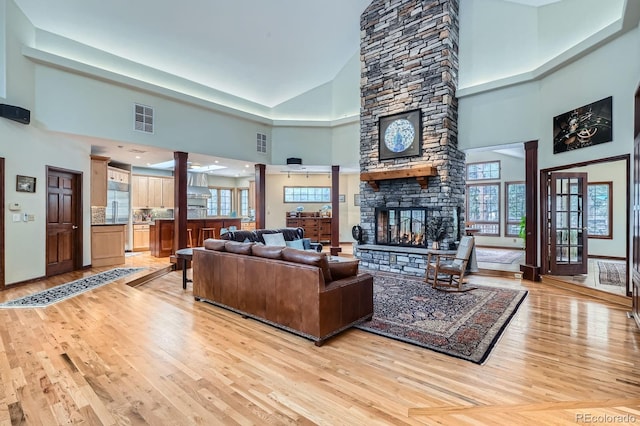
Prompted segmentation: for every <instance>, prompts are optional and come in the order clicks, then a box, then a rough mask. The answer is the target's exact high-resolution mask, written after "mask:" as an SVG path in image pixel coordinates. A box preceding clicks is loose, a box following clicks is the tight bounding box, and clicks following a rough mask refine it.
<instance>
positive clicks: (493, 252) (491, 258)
mask: <svg viewBox="0 0 640 426" xmlns="http://www.w3.org/2000/svg"><path fill="white" fill-rule="evenodd" d="M476 259H477V261H478V262H487V263H513V262H517V261H519V260H522V261H524V252H523V251H522V250H499V249H488V248H484V247H477V248H476Z"/></svg>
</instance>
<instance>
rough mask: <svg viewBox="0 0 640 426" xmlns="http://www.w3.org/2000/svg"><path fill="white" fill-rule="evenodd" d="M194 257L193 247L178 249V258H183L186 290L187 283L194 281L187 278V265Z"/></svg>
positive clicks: (184, 286) (183, 282) (184, 287)
mask: <svg viewBox="0 0 640 426" xmlns="http://www.w3.org/2000/svg"><path fill="white" fill-rule="evenodd" d="M192 258H193V249H192V248H190V247H189V248H183V249H180V250H176V259H178V260H182V288H183V289H185V290H186V288H187V283H190V282H193V281H192V280H190V279H188V278H187V265H188V264H189V262H191V259H192Z"/></svg>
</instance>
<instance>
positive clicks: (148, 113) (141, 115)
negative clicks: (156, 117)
mask: <svg viewBox="0 0 640 426" xmlns="http://www.w3.org/2000/svg"><path fill="white" fill-rule="evenodd" d="M133 110H134V113H133V124H134V127H133V128H134V129H135V130H138V131H140V132H145V133H153V108H151V107H148V106H144V105H140V104H134V108H133Z"/></svg>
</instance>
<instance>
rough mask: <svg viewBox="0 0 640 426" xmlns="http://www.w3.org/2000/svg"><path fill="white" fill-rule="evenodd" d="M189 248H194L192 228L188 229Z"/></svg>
mask: <svg viewBox="0 0 640 426" xmlns="http://www.w3.org/2000/svg"><path fill="white" fill-rule="evenodd" d="M187 247H193V238H192V235H191V228H187Z"/></svg>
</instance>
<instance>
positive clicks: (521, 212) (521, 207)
mask: <svg viewBox="0 0 640 426" xmlns="http://www.w3.org/2000/svg"><path fill="white" fill-rule="evenodd" d="M504 192H505V199H506V215H505V216H506V222H505V232H504V235H505V236H507V237H517V236H519V234H520V222H521V220H522V218H523V217H524V216H525V186H524V182H505V187H504Z"/></svg>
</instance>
